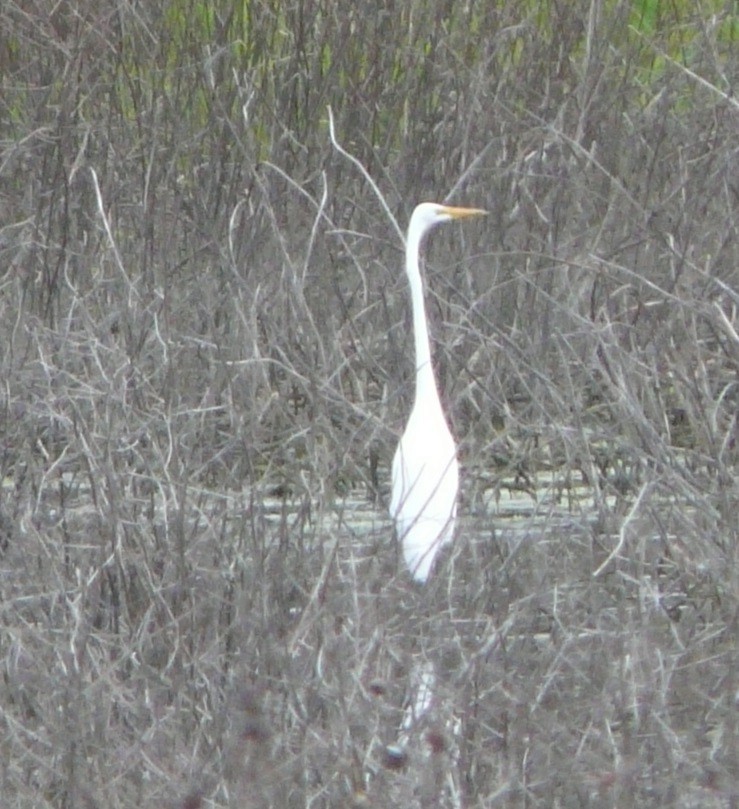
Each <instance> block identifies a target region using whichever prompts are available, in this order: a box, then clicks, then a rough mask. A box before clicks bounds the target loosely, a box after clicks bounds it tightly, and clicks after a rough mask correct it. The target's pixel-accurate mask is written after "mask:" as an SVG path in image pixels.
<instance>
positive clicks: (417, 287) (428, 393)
mask: <svg viewBox="0 0 739 809" xmlns="http://www.w3.org/2000/svg"><path fill="white" fill-rule="evenodd" d="M416 230H417V229H416ZM412 231H413V228H411V229H410V231H409V233H408V244H407V247H406V265H405V270H406V273H407V274H408V283H409V285H410V288H411V306H412V307H413V337H414V342H415V349H416V402H418V401H424V402H432V401H436V402H438V401H439V392H438V390H437V387H436V379H435V378H434V367H433V365H432V364H431V345H430V343H429V330H428V325H427V324H426V306H425V304H424V300H423V282H422V280H421V270H420V269H419V266H418V255H419V250H420V247H421V236H422V234H419V233H416V232H412Z"/></svg>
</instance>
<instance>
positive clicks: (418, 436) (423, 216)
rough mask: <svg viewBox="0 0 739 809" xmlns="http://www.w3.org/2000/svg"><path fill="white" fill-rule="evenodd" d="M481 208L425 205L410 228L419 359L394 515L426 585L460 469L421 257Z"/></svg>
mask: <svg viewBox="0 0 739 809" xmlns="http://www.w3.org/2000/svg"><path fill="white" fill-rule="evenodd" d="M485 213H487V211H483V210H481V209H480V208H454V207H450V206H448V205H437V204H435V203H432V202H423V203H421V204H420V205H418V206H417V207H416V209H415V210H414V211H413V215H412V216H411V221H410V224H409V225H408V237H407V239H406V245H405V269H406V273H407V274H408V283H409V284H410V288H411V304H412V307H413V336H414V341H415V354H416V397H415V401H414V403H413V409H412V410H411V414H410V416H409V418H408V423H407V424H406V427H405V432H404V433H403V435H402V436H401V439H400V441H399V443H398V448H397V449H396V451H395V456H394V458H393V468H392V495H391V498H390V514H391V516H392V517H393V519H394V520H395V528H396V532H397V535H398V539H399V540H400V542H401V544H402V547H403V556H404V558H405V562H406V564H407V565H408V569H409V570H410V572H411V575H412V576H413V578H414V579H415V580H416V581H419V582H425V581H427V580H428V577H429V574H430V573H431V568H432V566H433V563H434V559H435V558H436V554H437V553H438V552H439V550H440V549H441V548H442V547H443V546H444V545H446V544H447V543H449V542H451V540H452V535H453V533H454V520H455V517H456V513H457V489H458V487H459V466H458V464H457V448H456V445H455V443H454V438H452V434H451V432H450V431H449V426H448V425H447V421H446V417H445V415H444V410H443V408H442V406H441V400H440V399H439V391H438V389H437V386H436V378H435V376H434V369H433V366H432V365H431V346H430V343H429V332H428V323H427V321H426V307H425V305H424V300H423V283H422V281H421V271H420V269H419V266H418V254H419V251H420V247H421V242H422V240H423V237H424V236H425V235H426V234H427V233H428V232H429V231H430V230H431V229H432V228H433V227H434V226H435V225H438V224H440V223H442V222H449V221H451V220H452V219H464V218H466V217H469V216H480V215H481V214H485Z"/></svg>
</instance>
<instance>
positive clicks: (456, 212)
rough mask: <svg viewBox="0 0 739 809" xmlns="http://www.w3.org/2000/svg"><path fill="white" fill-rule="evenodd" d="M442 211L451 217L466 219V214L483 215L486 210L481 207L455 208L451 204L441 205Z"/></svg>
mask: <svg viewBox="0 0 739 809" xmlns="http://www.w3.org/2000/svg"><path fill="white" fill-rule="evenodd" d="M441 212H442V213H445V214H446V215H447V216H451V218H452V219H466V218H467V217H468V216H485V214H487V211H485V210H483V209H482V208H455V207H454V206H452V205H443V206H442V211H441Z"/></svg>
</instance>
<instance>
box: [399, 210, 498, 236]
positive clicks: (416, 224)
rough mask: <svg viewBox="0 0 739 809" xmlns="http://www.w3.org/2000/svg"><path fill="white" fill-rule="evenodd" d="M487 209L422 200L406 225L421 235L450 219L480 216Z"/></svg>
mask: <svg viewBox="0 0 739 809" xmlns="http://www.w3.org/2000/svg"><path fill="white" fill-rule="evenodd" d="M486 213H487V211H484V210H482V208H457V207H454V206H452V205H439V204H438V203H436V202H422V203H421V204H420V205H417V206H416V209H415V210H414V211H413V215H412V216H411V221H410V224H409V226H408V232H409V233H418V234H419V235H421V236H422V235H423V234H424V233H427V232H428V231H429V230H431V228H433V227H434V226H435V225H438V224H441V223H442V222H450V221H451V220H452V219H466V218H468V217H470V216H482V215H484V214H486Z"/></svg>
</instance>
